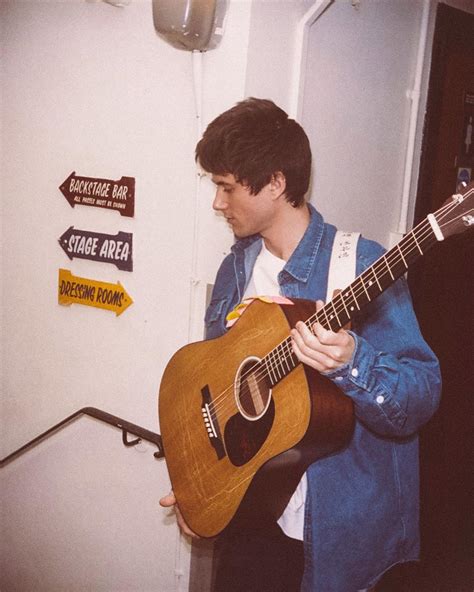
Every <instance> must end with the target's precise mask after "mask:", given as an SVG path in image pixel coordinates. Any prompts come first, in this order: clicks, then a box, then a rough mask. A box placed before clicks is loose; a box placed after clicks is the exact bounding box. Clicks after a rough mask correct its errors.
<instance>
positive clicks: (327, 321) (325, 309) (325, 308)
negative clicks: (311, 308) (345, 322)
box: [319, 305, 331, 329]
mask: <svg viewBox="0 0 474 592" xmlns="http://www.w3.org/2000/svg"><path fill="white" fill-rule="evenodd" d="M319 312H320V313H321V312H322V313H323V314H324V318H325V320H326V325H325V327H324V328H325V329H329V328H330V327H331V324H330V322H329V318H328V313H327V305H326V306H323V308H322V309H321V310H320V311H319ZM321 324H322V323H321Z"/></svg>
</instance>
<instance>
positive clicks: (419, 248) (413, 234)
mask: <svg viewBox="0 0 474 592" xmlns="http://www.w3.org/2000/svg"><path fill="white" fill-rule="evenodd" d="M411 235H412V236H413V240H414V241H415V243H416V246H417V247H418V250H419V251H420V255H423V251H422V250H421V247H420V245H419V244H418V241H417V240H416V236H415V233H414V232H412V233H411Z"/></svg>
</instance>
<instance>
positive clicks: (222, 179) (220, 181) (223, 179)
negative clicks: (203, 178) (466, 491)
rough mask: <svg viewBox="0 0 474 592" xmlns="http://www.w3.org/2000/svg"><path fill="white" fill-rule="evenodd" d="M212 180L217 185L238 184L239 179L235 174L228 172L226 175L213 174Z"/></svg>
mask: <svg viewBox="0 0 474 592" xmlns="http://www.w3.org/2000/svg"><path fill="white" fill-rule="evenodd" d="M211 179H212V182H213V183H215V184H216V185H237V183H238V182H237V180H236V179H235V177H234V175H232V174H231V173H228V174H226V175H214V174H212V175H211Z"/></svg>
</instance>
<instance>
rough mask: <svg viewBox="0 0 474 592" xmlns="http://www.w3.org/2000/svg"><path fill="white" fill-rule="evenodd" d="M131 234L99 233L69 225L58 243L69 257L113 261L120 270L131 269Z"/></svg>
mask: <svg viewBox="0 0 474 592" xmlns="http://www.w3.org/2000/svg"><path fill="white" fill-rule="evenodd" d="M132 241H133V235H132V233H130V232H119V233H118V234H116V235H115V236H114V235H112V234H101V233H99V232H91V231H88V230H79V229H74V226H70V227H69V228H68V229H67V230H66V232H65V233H64V234H63V235H62V236H61V237H60V238H59V244H60V245H61V247H62V249H63V251H64V252H65V253H66V255H67V256H68V257H69V259H71V260H72V259H74V257H77V258H78V259H89V260H91V261H102V262H104V263H113V264H114V265H116V266H117V267H118V269H121V270H122V271H132V270H133V253H132V249H133V242H132Z"/></svg>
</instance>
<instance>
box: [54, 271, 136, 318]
mask: <svg viewBox="0 0 474 592" xmlns="http://www.w3.org/2000/svg"><path fill="white" fill-rule="evenodd" d="M58 302H59V304H63V305H65V306H69V305H70V304H84V305H85V306H95V307H96V308H105V309H106V310H112V311H113V312H115V314H116V315H117V316H119V315H121V314H122V313H123V312H124V311H125V310H126V309H127V308H128V307H129V306H130V305H131V304H132V303H133V300H132V299H131V298H130V296H129V295H128V294H127V292H126V291H125V289H124V287H123V286H122V285H121V284H120V282H117V283H116V284H111V283H108V282H99V281H97V280H91V279H88V278H82V277H78V276H75V275H72V273H71V272H70V271H69V269H60V270H59V279H58Z"/></svg>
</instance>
